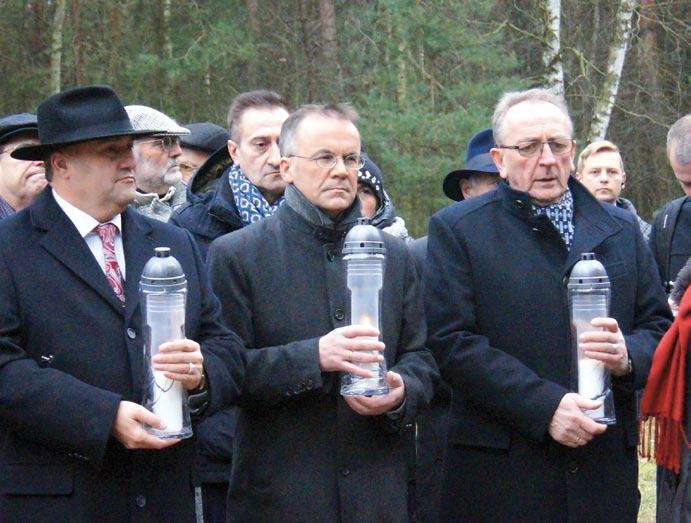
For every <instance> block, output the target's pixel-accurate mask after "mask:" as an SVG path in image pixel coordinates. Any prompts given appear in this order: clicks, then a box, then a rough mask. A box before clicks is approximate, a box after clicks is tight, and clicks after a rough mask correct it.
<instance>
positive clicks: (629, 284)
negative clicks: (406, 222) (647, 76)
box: [425, 178, 670, 523]
mask: <svg viewBox="0 0 691 523" xmlns="http://www.w3.org/2000/svg"><path fill="white" fill-rule="evenodd" d="M569 187H570V188H571V192H572V195H573V199H574V218H573V224H574V230H575V234H574V239H573V245H572V247H571V249H570V250H567V249H566V246H565V244H564V242H563V240H562V239H561V236H560V235H559V233H558V231H557V230H556V228H555V227H554V226H553V225H552V223H551V222H550V221H549V219H548V218H547V217H545V216H536V215H534V213H533V211H532V202H531V199H530V197H529V195H528V194H527V193H525V192H520V191H516V190H514V189H511V188H510V187H509V186H508V185H507V184H506V183H502V184H500V185H499V188H498V189H497V190H495V191H492V192H490V193H487V194H485V195H482V196H478V197H477V198H473V199H471V200H467V201H463V202H459V203H457V204H454V205H452V206H450V207H447V208H446V209H444V210H442V211H440V212H439V213H437V214H436V215H435V216H434V217H433V218H432V220H431V221H430V227H429V246H428V255H427V261H426V265H425V271H426V272H425V275H426V278H425V309H426V316H427V324H428V329H429V339H428V344H429V347H430V349H431V350H432V351H433V352H434V354H435V356H436V358H437V361H438V363H439V367H440V370H441V373H442V376H443V378H444V379H445V381H446V382H447V383H449V384H450V385H451V387H452V391H453V396H452V400H451V424H450V428H449V447H448V448H449V452H448V454H447V459H448V463H447V466H448V470H449V471H453V473H452V474H449V475H448V480H447V485H446V491H445V494H444V496H445V498H444V499H445V500H446V501H447V502H448V501H450V500H451V499H453V504H452V505H450V504H449V503H446V504H443V509H442V510H445V511H446V517H447V519H445V521H448V520H450V519H449V518H452V519H453V515H454V514H455V515H458V514H463V517H464V518H465V519H462V520H463V521H512V522H524V521H525V522H528V521H530V522H533V521H564V522H566V521H569V522H574V523H575V522H578V523H583V522H602V521H608V522H627V523H633V522H635V521H636V514H637V511H638V505H639V501H640V500H639V494H638V489H637V468H638V464H637V459H636V445H637V443H638V433H637V423H636V408H635V395H634V391H635V390H636V389H641V388H642V387H643V386H644V384H645V380H646V378H647V375H648V372H649V369H650V364H651V360H652V355H653V352H654V350H655V347H656V345H657V343H658V341H659V340H660V338H661V337H662V335H663V333H664V332H665V330H666V329H667V328H668V327H669V325H670V312H669V308H668V307H667V303H666V300H665V296H664V293H663V292H662V288H661V286H660V282H659V277H658V275H657V270H656V267H655V263H654V261H653V259H652V256H651V254H650V251H649V250H648V248H647V247H646V245H645V242H644V240H643V237H642V235H641V232H640V229H639V227H638V223H637V222H636V220H635V218H634V217H633V216H632V215H631V213H630V212H626V211H623V210H621V209H618V208H617V207H616V206H614V205H601V204H599V202H598V201H597V200H595V198H593V196H592V195H591V194H590V193H589V192H588V191H587V190H586V189H585V188H584V187H583V186H582V185H581V184H580V183H579V182H578V181H577V180H575V179H573V178H572V179H570V180H569ZM583 252H594V253H595V257H596V258H597V259H598V260H599V261H600V262H601V263H602V264H603V265H604V266H605V268H606V270H607V273H608V275H609V278H610V280H611V284H612V294H611V307H610V316H611V317H613V318H615V319H616V320H617V321H618V323H619V327H620V329H621V331H622V332H623V334H624V337H625V339H626V347H627V349H628V352H629V357H630V358H631V361H632V364H633V372H632V374H630V375H628V376H626V377H621V378H617V377H615V378H613V391H614V403H615V408H616V417H617V422H616V425H610V426H609V427H608V428H607V430H606V431H605V432H604V433H603V434H601V435H599V436H597V437H595V438H594V439H593V440H592V441H591V442H589V443H588V444H587V445H584V446H583V447H580V448H576V449H571V448H568V447H566V446H564V445H561V444H559V443H557V442H556V441H555V440H553V439H552V438H551V436H550V435H549V433H548V427H549V424H550V422H551V420H552V417H553V415H554V412H555V410H556V409H557V406H558V405H559V402H560V401H561V399H562V397H563V396H564V395H565V394H566V393H567V392H569V391H572V390H574V387H575V383H574V374H573V367H574V363H573V361H572V343H573V339H572V336H573V334H572V327H571V322H570V315H569V308H568V301H567V288H566V284H567V282H568V276H569V274H570V271H571V268H572V267H573V265H574V264H575V263H576V262H577V261H578V259H579V257H580V255H581V253H583Z"/></svg>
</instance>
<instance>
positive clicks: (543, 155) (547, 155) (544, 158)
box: [540, 142, 557, 164]
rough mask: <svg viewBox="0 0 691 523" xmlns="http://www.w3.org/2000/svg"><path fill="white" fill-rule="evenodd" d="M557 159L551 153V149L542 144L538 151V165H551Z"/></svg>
mask: <svg viewBox="0 0 691 523" xmlns="http://www.w3.org/2000/svg"><path fill="white" fill-rule="evenodd" d="M556 161H557V159H556V157H555V156H554V153H553V152H552V148H551V147H550V146H549V143H548V142H543V143H542V148H541V149H540V163H541V164H545V163H546V164H552V163H556Z"/></svg>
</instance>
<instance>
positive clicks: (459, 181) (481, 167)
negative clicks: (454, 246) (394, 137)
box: [408, 129, 501, 275]
mask: <svg viewBox="0 0 691 523" xmlns="http://www.w3.org/2000/svg"><path fill="white" fill-rule="evenodd" d="M494 145H495V144H494V137H493V135H492V129H484V130H482V131H480V132H478V133H476V134H475V135H473V137H472V138H471V139H470V141H469V142H468V145H467V147H466V152H465V167H464V168H463V169H456V170H454V171H451V172H450V173H449V174H447V175H446V177H445V178H444V182H443V183H442V189H443V191H444V194H445V195H446V196H447V197H449V198H450V199H452V200H454V201H457V202H461V201H463V200H466V199H470V198H473V197H475V196H480V195H481V194H484V193H486V192H489V191H491V190H493V189H496V188H497V185H498V184H499V182H500V181H501V178H499V171H498V170H497V166H496V165H494V162H493V161H492V158H491V157H490V155H489V151H490V149H492V147H494ZM408 247H409V248H410V252H411V254H412V255H413V259H414V260H415V266H416V267H417V269H418V272H419V273H420V275H422V267H423V264H424V261H425V257H426V256H427V236H423V237H421V238H417V239H416V240H413V241H412V242H411V243H410V244H409V245H408Z"/></svg>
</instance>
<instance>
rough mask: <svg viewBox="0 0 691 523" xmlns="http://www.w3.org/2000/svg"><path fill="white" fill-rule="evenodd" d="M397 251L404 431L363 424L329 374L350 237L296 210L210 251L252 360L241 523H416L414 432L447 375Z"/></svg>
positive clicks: (387, 281) (242, 451)
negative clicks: (330, 336)
mask: <svg viewBox="0 0 691 523" xmlns="http://www.w3.org/2000/svg"><path fill="white" fill-rule="evenodd" d="M384 237H385V246H386V249H387V262H386V271H385V276H384V288H383V294H382V303H383V305H382V315H383V318H382V325H381V329H380V330H381V332H382V334H383V341H384V343H385V344H386V352H385V357H386V362H387V365H388V368H389V369H391V370H394V371H396V372H398V373H400V374H401V376H402V377H403V380H404V382H405V387H406V400H405V407H404V411H403V415H402V417H401V418H400V419H396V420H393V419H390V418H389V417H387V416H386V415H383V416H376V417H371V416H360V415H358V414H356V413H355V412H354V411H353V410H351V409H350V407H348V405H347V404H346V403H345V402H344V400H343V399H342V397H341V396H340V395H339V386H340V379H339V375H338V373H329V372H322V371H321V370H320V368H319V359H318V339H319V338H320V337H321V336H323V335H325V334H327V333H328V332H330V331H331V330H333V329H334V328H336V327H341V326H344V325H346V324H347V315H348V306H349V298H348V294H347V292H346V280H345V266H344V262H343V260H342V255H341V248H342V242H343V233H336V232H335V231H333V230H332V229H327V228H322V227H318V226H314V225H312V224H311V223H310V222H308V221H307V220H306V219H304V218H303V217H302V216H301V215H299V214H298V213H296V212H295V211H294V210H293V209H292V208H291V207H290V206H289V205H284V206H283V207H282V208H281V209H280V210H279V211H278V212H277V213H276V214H275V215H274V216H272V217H269V218H265V219H264V220H261V221H260V222H257V223H255V224H253V225H250V226H248V227H245V228H243V229H241V230H239V231H236V232H233V233H231V234H229V235H226V236H223V237H222V238H219V239H218V240H216V241H215V242H214V243H213V244H212V246H211V249H210V251H209V267H210V271H211V282H212V286H213V288H214V291H215V292H216V294H217V295H218V297H219V299H220V300H221V305H222V309H223V317H224V319H225V321H227V322H228V324H229V325H230V326H232V327H233V329H234V330H235V331H236V332H237V333H238V334H239V335H240V337H241V338H242V339H243V341H244V342H245V345H246V346H247V348H248V351H247V352H248V356H247V357H248V360H247V362H248V366H247V373H246V378H245V383H244V387H243V391H242V394H241V399H240V415H239V418H238V425H237V430H236V435H235V446H234V449H233V471H232V474H231V484H230V491H229V497H228V507H229V510H228V517H229V520H230V521H233V522H235V521H236V522H243V523H244V522H248V521H252V522H258V521H260V522H275V521H281V522H296V523H297V522H300V523H302V522H305V521H309V522H312V523H318V522H328V523H334V522H339V521H343V522H349V523H350V522H352V523H360V522H364V521H367V522H372V523H377V522H391V523H401V522H404V521H407V520H408V508H407V503H408V489H407V487H408V474H409V472H408V467H407V464H408V460H409V458H408V456H407V455H406V452H407V441H408V439H407V438H406V435H405V431H406V430H410V428H411V427H412V422H413V419H414V416H415V413H416V412H417V410H418V408H419V407H420V406H421V405H424V404H426V403H427V402H428V401H429V399H430V397H431V395H432V390H433V381H434V380H436V379H437V369H436V365H435V364H434V359H433V357H432V355H431V353H430V352H429V351H427V349H425V348H424V347H423V344H424V338H425V325H424V319H423V316H422V301H421V300H422V297H421V294H420V293H419V290H418V286H417V277H416V274H415V268H414V265H413V261H412V259H411V258H410V255H409V254H408V252H407V250H406V247H405V244H404V243H403V242H402V241H400V240H399V239H396V238H394V237H392V236H389V235H386V234H385V235H384Z"/></svg>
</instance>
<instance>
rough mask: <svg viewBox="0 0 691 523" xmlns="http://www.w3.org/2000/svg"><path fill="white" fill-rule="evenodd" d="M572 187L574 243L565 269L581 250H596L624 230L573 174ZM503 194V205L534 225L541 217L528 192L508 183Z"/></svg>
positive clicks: (503, 186)
mask: <svg viewBox="0 0 691 523" xmlns="http://www.w3.org/2000/svg"><path fill="white" fill-rule="evenodd" d="M568 184H569V188H570V189H571V193H572V195H573V203H574V215H573V220H574V228H575V234H574V239H573V245H572V246H571V250H570V251H569V253H568V256H567V257H566V263H565V267H564V272H568V271H570V270H571V267H573V265H574V264H575V263H576V262H577V261H578V260H579V259H580V256H581V253H583V252H592V251H593V250H594V249H595V247H597V246H598V245H600V244H601V243H602V242H603V241H605V240H606V239H607V238H609V237H610V236H612V235H614V234H616V233H617V232H619V231H620V230H621V225H619V223H617V221H616V220H615V219H614V218H613V217H612V215H611V214H610V213H609V212H608V211H607V209H605V207H604V206H603V204H601V203H600V202H599V201H597V200H596V199H595V197H593V196H592V195H591V194H590V193H589V192H588V190H587V189H586V188H585V187H583V185H582V184H581V183H580V182H579V181H578V180H576V179H575V178H574V177H573V176H571V177H569V181H568ZM497 190H498V191H499V195H500V197H501V199H502V205H503V206H504V208H505V209H506V210H508V211H509V212H510V213H511V214H513V215H514V216H517V217H518V218H520V219H521V220H523V221H525V222H527V223H529V224H531V225H533V224H534V223H535V221H536V219H537V218H538V217H536V216H535V215H534V213H533V209H532V201H531V199H530V196H529V195H528V193H527V192H523V191H517V190H516V189H512V188H511V187H509V185H508V184H507V183H501V184H499V188H498V189H497Z"/></svg>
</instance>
